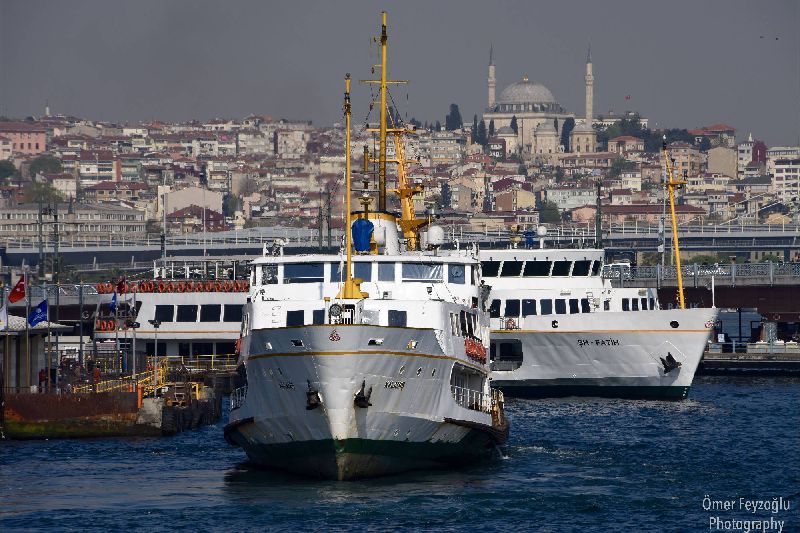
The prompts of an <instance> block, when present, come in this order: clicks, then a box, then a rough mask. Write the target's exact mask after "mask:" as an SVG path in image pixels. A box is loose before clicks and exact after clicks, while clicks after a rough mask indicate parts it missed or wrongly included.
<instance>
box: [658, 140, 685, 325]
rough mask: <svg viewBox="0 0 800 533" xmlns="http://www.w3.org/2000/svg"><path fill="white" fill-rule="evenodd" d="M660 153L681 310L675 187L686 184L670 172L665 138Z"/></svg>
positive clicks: (670, 164)
mask: <svg viewBox="0 0 800 533" xmlns="http://www.w3.org/2000/svg"><path fill="white" fill-rule="evenodd" d="M661 153H662V154H663V156H664V165H665V168H666V170H667V176H666V178H667V181H666V186H667V190H668V191H669V210H670V214H671V217H672V245H673V247H674V248H675V267H676V268H677V270H678V304H679V305H680V307H681V309H686V302H685V300H684V298H683V272H681V249H680V246H678V220H677V218H676V216H675V187H680V186H682V185H685V184H686V180H676V179H675V176H674V174H673V171H672V160H671V159H670V158H669V152H668V151H667V138H666V136H665V137H664V141H663V143H662V145H661Z"/></svg>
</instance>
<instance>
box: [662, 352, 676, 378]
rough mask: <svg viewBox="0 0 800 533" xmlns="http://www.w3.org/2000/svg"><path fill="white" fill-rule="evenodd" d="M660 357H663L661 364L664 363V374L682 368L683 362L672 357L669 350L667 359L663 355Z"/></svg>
mask: <svg viewBox="0 0 800 533" xmlns="http://www.w3.org/2000/svg"><path fill="white" fill-rule="evenodd" d="M660 359H661V364H662V365H664V374H669V373H670V372H672V371H673V370H675V369H676V368H680V366H681V362H680V361H678V360H677V359H675V358H674V357H672V354H671V353H669V352H667V358H666V359H664V358H663V357H661V358H660Z"/></svg>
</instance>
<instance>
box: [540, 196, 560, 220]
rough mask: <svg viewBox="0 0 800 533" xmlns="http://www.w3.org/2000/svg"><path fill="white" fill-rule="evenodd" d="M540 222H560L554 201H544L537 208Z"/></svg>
mask: <svg viewBox="0 0 800 533" xmlns="http://www.w3.org/2000/svg"><path fill="white" fill-rule="evenodd" d="M539 221H540V222H561V213H560V212H559V210H558V205H556V203H555V202H550V201H547V202H544V203H543V204H542V207H541V208H540V209H539Z"/></svg>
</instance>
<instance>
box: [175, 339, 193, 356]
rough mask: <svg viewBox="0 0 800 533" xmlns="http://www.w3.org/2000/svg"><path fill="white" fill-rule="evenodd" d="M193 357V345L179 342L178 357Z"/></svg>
mask: <svg viewBox="0 0 800 533" xmlns="http://www.w3.org/2000/svg"><path fill="white" fill-rule="evenodd" d="M191 355H192V343H190V342H179V343H178V356H180V357H189V356H191Z"/></svg>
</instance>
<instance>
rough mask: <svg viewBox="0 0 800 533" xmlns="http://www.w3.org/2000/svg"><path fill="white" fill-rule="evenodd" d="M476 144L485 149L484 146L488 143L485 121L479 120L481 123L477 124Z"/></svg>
mask: <svg viewBox="0 0 800 533" xmlns="http://www.w3.org/2000/svg"><path fill="white" fill-rule="evenodd" d="M477 138H478V144H480V145H481V146H483V147H484V148H486V145H487V144H488V143H489V137H488V136H487V135H486V121H485V120H481V123H480V124H478V135H477Z"/></svg>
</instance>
